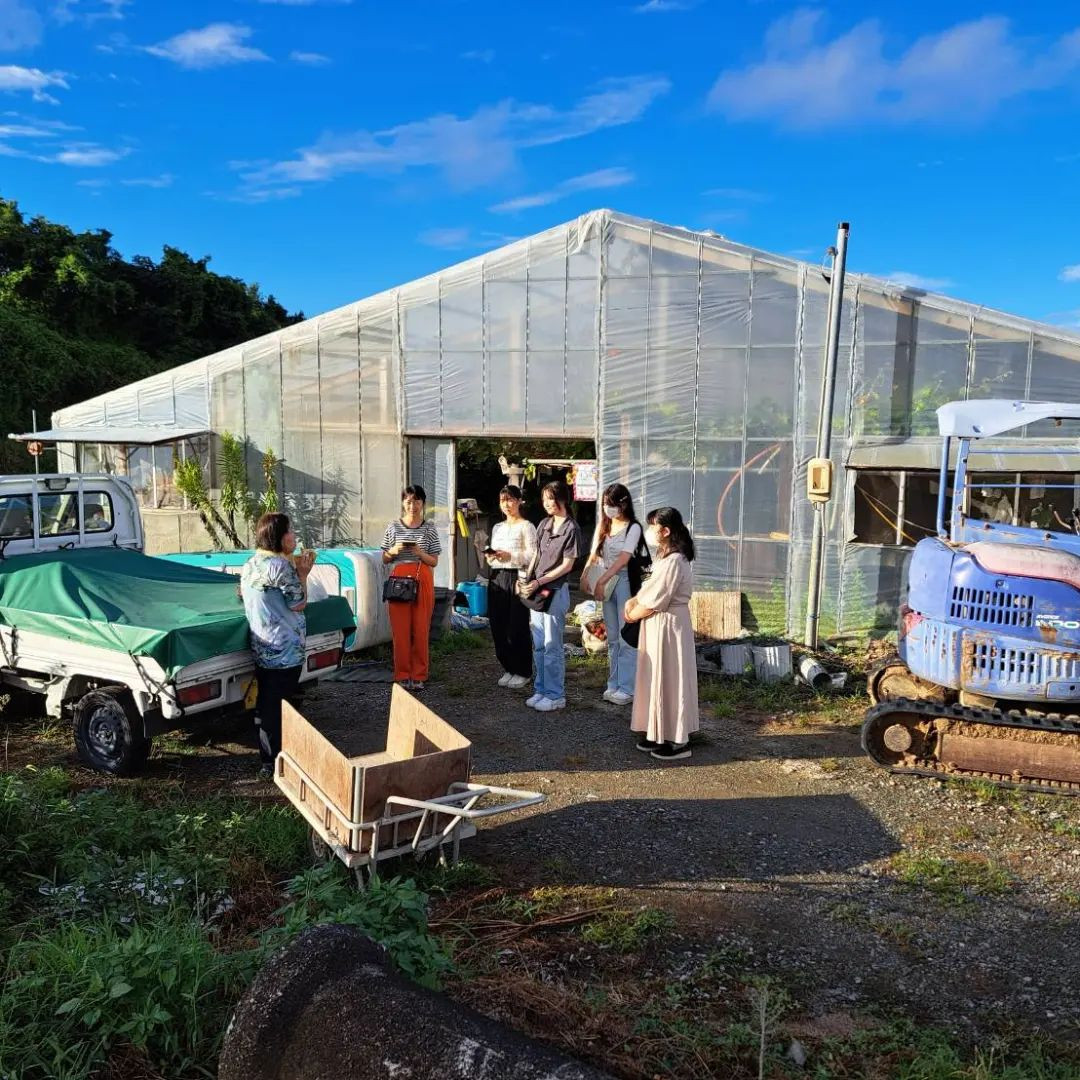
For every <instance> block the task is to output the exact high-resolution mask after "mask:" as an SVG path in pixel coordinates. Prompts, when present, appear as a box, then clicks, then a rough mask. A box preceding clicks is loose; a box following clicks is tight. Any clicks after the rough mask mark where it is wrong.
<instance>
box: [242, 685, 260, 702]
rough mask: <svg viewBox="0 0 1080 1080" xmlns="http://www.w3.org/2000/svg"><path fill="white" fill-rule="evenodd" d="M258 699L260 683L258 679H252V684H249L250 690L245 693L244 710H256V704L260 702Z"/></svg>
mask: <svg viewBox="0 0 1080 1080" xmlns="http://www.w3.org/2000/svg"><path fill="white" fill-rule="evenodd" d="M258 698H259V683H258V681H257V680H256V679H252V680H251V682H249V683H248V688H247V690H246V691H245V693H244V708H245V709H254V708H255V702H256V701H257V700H258Z"/></svg>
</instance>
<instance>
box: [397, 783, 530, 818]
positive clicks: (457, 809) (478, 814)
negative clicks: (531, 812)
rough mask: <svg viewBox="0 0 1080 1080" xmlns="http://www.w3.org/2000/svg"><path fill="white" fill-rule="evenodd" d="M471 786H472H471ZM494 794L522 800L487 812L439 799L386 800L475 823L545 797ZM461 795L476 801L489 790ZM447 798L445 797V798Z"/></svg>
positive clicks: (526, 793) (505, 791)
mask: <svg viewBox="0 0 1080 1080" xmlns="http://www.w3.org/2000/svg"><path fill="white" fill-rule="evenodd" d="M470 786H471V785H470ZM488 790H490V791H491V792H492V793H495V794H499V795H521V796H523V797H522V798H520V799H517V800H516V801H515V802H510V803H500V804H499V805H498V806H492V807H490V808H489V809H487V810H471V809H469V808H468V807H465V806H454V805H453V804H452V803H446V802H441V801H440V800H439V799H409V798H406V796H404V795H391V796H389V797H388V798H387V800H386V805H387V806H410V807H412V808H413V809H415V810H430V811H432V812H435V813H439V814H452V815H453V816H454V817H457V818H464V819H466V820H467V821H475V820H476V819H477V818H485V817H492V816H494V815H495V814H505V813H507V812H509V811H510V810H520V809H522V807H525V806H535V805H536V804H537V803H542V802H543V801H544V796H543V795H541V794H540V792H538V791H511V790H509V789H506V788H503V789H501V790H500V789H496V788H490V789H488ZM461 794H467V795H473V796H475V798H476V799H479V798H480V797H481V796H483V795H486V794H487V790H481V791H477V790H475V788H473V790H471V791H468V792H462V793H461ZM444 798H445V796H444Z"/></svg>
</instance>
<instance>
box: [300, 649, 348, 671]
mask: <svg viewBox="0 0 1080 1080" xmlns="http://www.w3.org/2000/svg"><path fill="white" fill-rule="evenodd" d="M339 663H341V650H340V649H325V650H323V651H322V652H317V653H312V654H311V655H310V656H309V657H308V658H307V669H308V671H321V670H322V669H323V668H328V667H337V666H338V664H339Z"/></svg>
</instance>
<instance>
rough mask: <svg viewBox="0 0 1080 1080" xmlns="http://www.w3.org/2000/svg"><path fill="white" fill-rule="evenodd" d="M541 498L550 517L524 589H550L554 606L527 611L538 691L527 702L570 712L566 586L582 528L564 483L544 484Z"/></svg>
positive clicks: (540, 533) (538, 538)
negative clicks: (565, 640) (565, 635)
mask: <svg viewBox="0 0 1080 1080" xmlns="http://www.w3.org/2000/svg"><path fill="white" fill-rule="evenodd" d="M540 496H541V500H542V501H543V504H544V512H545V513H546V514H547V517H546V518H544V520H543V521H542V522H540V527H539V528H538V529H537V530H536V543H537V548H538V549H539V550H538V553H537V557H536V566H535V569H534V571H533V580H532V581H530V582H529V583H528V584H527V585H526V586H525V589H526V590H527V591H528V593H529V594H530V595H535V594H536V593H542V592H544V591H545V590H546V591H548V592H549V593H550V594H551V602H550V604H549V605H548V607H547V610H546V611H531V612H529V620H530V622H531V623H532V640H533V664H534V666H535V668H536V681H535V683H534V684H533V686H534V689H535V690H536V693H535V694H533V695H532V697H530V698H529V699H528V701H526V702H525V704H526V705H528V706H529V708H531V709H536V711H537V712H553V711H554V710H555V709H565V708H566V693H565V689H564V688H565V685H566V655H565V653H564V652H563V631H564V630H565V629H566V613H567V611H568V610H569V608H570V586H569V584H568V582H569V580H570V571H571V570H573V569H574V562H575V560H576V559H577V555H578V549H579V548H580V546H581V530H580V529H579V528H578V524H577V522H576V521H575V520H574V519H573V517H572V516H571V514H570V490H569V489H568V488H567V486H566V484H564V483H563V482H562V480H553V481H552V482H551V483H550V484H545V485H544V487H543V490H542V491H541V492H540Z"/></svg>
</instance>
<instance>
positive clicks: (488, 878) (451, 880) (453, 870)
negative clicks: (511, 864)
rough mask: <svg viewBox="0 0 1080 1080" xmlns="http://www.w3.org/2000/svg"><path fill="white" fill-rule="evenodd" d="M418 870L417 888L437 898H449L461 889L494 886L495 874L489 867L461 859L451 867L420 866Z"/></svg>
mask: <svg viewBox="0 0 1080 1080" xmlns="http://www.w3.org/2000/svg"><path fill="white" fill-rule="evenodd" d="M418 870H419V873H417V875H416V884H417V886H418V887H419V888H421V889H423V890H424V891H425V892H427V893H432V894H434V895H437V896H449V895H450V894H451V893H454V892H458V891H459V890H461V889H483V888H487V887H488V886H489V885H494V884H495V874H494V872H493V871H492V870H491V869H490V868H489V867H487V866H482V865H481V864H480V863H474V862H469V861H468V860H467V859H461V860H459V861H458V862H457V863H456V864H455V865H453V866H450V865H447V866H439V865H438V864H437V863H434V864H432V865H430V866H427V865H424V864H421V865H420V866H419V867H418Z"/></svg>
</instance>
